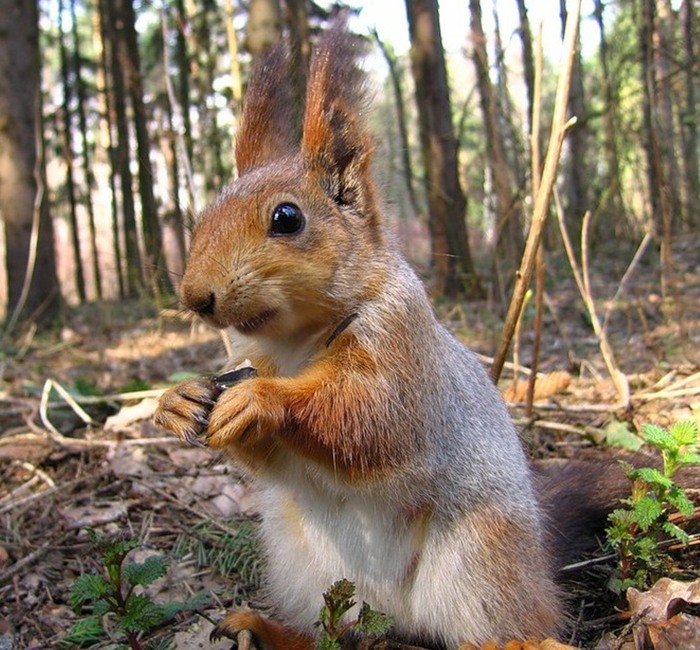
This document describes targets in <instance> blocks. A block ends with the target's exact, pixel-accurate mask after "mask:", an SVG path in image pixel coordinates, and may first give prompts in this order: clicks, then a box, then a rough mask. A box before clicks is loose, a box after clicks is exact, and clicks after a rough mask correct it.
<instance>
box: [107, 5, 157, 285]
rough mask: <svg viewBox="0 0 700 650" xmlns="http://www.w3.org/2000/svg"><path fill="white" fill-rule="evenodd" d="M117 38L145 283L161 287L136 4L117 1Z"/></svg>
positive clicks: (155, 211) (115, 7)
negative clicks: (130, 128) (136, 180)
mask: <svg viewBox="0 0 700 650" xmlns="http://www.w3.org/2000/svg"><path fill="white" fill-rule="evenodd" d="M114 10H115V17H116V20H117V23H116V27H117V29H116V34H117V52H118V57H119V63H120V68H121V71H122V72H123V74H124V81H125V87H126V90H127V92H128V93H129V99H130V100H131V109H132V119H133V122H134V133H135V134H136V149H137V160H138V176H139V196H140V198H141V224H142V229H143V243H144V254H145V258H146V259H145V260H142V271H143V274H144V280H145V281H146V282H147V283H148V284H149V285H151V284H152V283H153V282H154V281H155V283H156V285H158V286H160V285H161V284H162V283H163V282H164V280H165V279H166V274H165V264H164V261H163V260H164V254H163V236H162V233H161V228H160V221H159V219H158V208H157V206H156V200H155V196H154V193H153V167H152V164H151V144H150V138H149V135H148V117H147V115H146V106H145V103H144V93H143V82H142V78H141V56H140V52H139V45H138V38H137V36H136V14H135V13H134V5H133V0H114Z"/></svg>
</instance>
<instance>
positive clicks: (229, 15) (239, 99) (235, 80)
mask: <svg viewBox="0 0 700 650" xmlns="http://www.w3.org/2000/svg"><path fill="white" fill-rule="evenodd" d="M177 2H178V3H180V4H182V0H177ZM224 10H225V12H226V43H227V44H228V56H229V60H230V63H229V65H230V68H231V93H232V95H233V102H234V106H233V110H234V112H239V111H240V110H241V105H242V103H243V78H242V75H241V64H240V62H239V60H238V36H237V35H236V28H235V27H234V24H233V19H234V16H235V12H234V9H233V0H224ZM183 13H184V11H183Z"/></svg>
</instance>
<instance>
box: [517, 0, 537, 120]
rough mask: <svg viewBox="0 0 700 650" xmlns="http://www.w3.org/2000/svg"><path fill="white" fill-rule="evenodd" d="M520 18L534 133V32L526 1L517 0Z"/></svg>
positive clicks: (528, 106)
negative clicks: (531, 27)
mask: <svg viewBox="0 0 700 650" xmlns="http://www.w3.org/2000/svg"><path fill="white" fill-rule="evenodd" d="M516 2H517V4H518V15H519V17H520V28H519V29H518V32H519V33H520V40H521V41H522V44H523V70H524V72H525V87H526V89H527V124H528V133H532V105H533V101H534V95H535V57H534V54H533V48H532V31H531V29H530V21H529V19H528V17H527V8H526V7H525V0H516Z"/></svg>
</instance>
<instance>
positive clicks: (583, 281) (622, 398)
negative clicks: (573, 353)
mask: <svg viewBox="0 0 700 650" xmlns="http://www.w3.org/2000/svg"><path fill="white" fill-rule="evenodd" d="M554 202H555V205H556V213H557V220H558V223H559V231H560V233H561V238H562V241H563V243H564V250H565V251H566V256H567V257H568V258H569V265H570V266H571V271H572V273H573V274H574V280H575V281H576V286H577V287H578V290H579V293H580V294H581V298H582V299H583V302H584V305H585V306H586V310H587V311H588V315H589V317H590V319H591V326H592V327H593V332H594V333H595V335H596V336H597V337H598V342H599V347H600V352H601V354H602V355H603V361H604V362H605V366H606V368H607V369H608V373H609V374H610V378H611V379H612V381H613V384H614V385H615V389H616V390H617V394H618V398H619V402H620V405H621V406H622V407H627V406H628V405H629V401H630V388H629V382H628V381H627V377H626V376H625V375H624V374H623V373H622V372H621V371H620V369H619V367H618V365H617V361H616V360H615V354H614V353H613V350H612V348H611V347H610V343H609V342H608V337H607V336H606V334H605V332H604V331H603V328H602V326H601V323H600V318H599V317H598V313H597V312H596V308H595V301H594V300H593V296H592V294H591V287H590V276H589V271H588V226H589V223H590V217H591V213H590V211H587V212H586V214H585V215H584V217H583V224H582V227H581V266H582V268H581V269H579V266H578V264H577V262H576V256H575V255H574V250H573V247H572V245H571V240H570V239H569V234H568V232H567V231H566V225H565V223H564V213H563V210H562V207H561V201H560V200H559V195H558V193H557V191H556V189H555V190H554Z"/></svg>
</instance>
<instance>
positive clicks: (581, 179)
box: [559, 0, 592, 241]
mask: <svg viewBox="0 0 700 650" xmlns="http://www.w3.org/2000/svg"><path fill="white" fill-rule="evenodd" d="M559 13H560V16H561V33H562V37H563V35H564V28H565V25H566V17H567V11H566V0H559ZM569 111H570V112H571V114H572V115H573V116H575V117H576V119H577V122H576V124H574V125H573V126H572V127H571V129H569V133H568V136H567V142H568V156H567V159H566V164H565V178H566V183H565V195H566V202H565V211H564V217H565V221H566V225H567V228H568V231H569V234H570V235H571V238H572V239H574V240H576V241H578V240H579V239H580V235H581V224H582V223H583V215H584V213H585V212H586V210H590V209H591V205H590V199H589V193H588V186H589V183H590V182H591V178H592V173H591V166H590V164H589V162H588V154H589V152H590V148H589V145H588V142H589V140H590V137H589V128H588V124H587V120H588V114H587V112H586V104H585V95H584V89H583V63H582V61H581V36H580V32H579V36H578V37H577V39H576V53H575V56H574V65H573V68H572V70H571V86H570V87H569Z"/></svg>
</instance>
